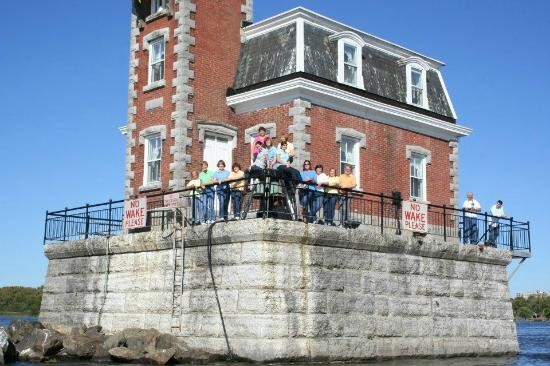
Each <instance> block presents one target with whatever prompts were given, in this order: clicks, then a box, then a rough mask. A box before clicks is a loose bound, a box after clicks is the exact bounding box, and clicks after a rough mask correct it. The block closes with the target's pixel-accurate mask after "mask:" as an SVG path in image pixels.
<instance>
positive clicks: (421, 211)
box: [402, 201, 428, 233]
mask: <svg viewBox="0 0 550 366" xmlns="http://www.w3.org/2000/svg"><path fill="white" fill-rule="evenodd" d="M402 212H403V217H402V222H403V228H404V229H406V230H411V231H415V232H418V233H426V232H428V205H427V204H425V203H419V202H414V201H403V208H402Z"/></svg>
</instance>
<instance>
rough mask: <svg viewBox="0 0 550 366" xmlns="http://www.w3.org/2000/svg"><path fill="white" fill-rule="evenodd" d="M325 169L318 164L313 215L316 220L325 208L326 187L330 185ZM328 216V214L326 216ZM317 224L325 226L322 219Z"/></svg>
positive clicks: (316, 167)
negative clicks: (320, 211) (322, 208)
mask: <svg viewBox="0 0 550 366" xmlns="http://www.w3.org/2000/svg"><path fill="white" fill-rule="evenodd" d="M323 170H324V167H323V165H321V164H317V165H316V166H315V173H316V174H317V177H316V178H315V181H316V182H317V186H316V187H315V192H314V193H313V194H314V197H313V212H312V215H311V216H313V217H314V218H316V217H317V213H318V212H319V210H321V207H323V206H324V200H325V187H326V186H327V185H328V175H326V174H325V173H324V172H323ZM325 216H326V214H325ZM317 224H320V225H323V224H324V221H323V220H321V219H320V218H318V219H317Z"/></svg>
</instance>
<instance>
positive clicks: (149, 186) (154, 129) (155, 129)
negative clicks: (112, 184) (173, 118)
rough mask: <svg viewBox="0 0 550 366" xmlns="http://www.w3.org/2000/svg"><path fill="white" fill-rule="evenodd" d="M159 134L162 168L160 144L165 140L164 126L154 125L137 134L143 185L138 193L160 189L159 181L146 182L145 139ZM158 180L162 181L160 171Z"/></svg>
mask: <svg viewBox="0 0 550 366" xmlns="http://www.w3.org/2000/svg"><path fill="white" fill-rule="evenodd" d="M155 134H160V141H161V158H160V161H161V167H162V144H163V142H164V140H166V126H164V125H155V126H150V127H147V128H145V129H143V130H141V131H140V132H139V144H140V145H143V149H144V151H143V185H142V186H141V187H139V191H140V192H143V191H149V190H153V189H159V188H160V187H161V181H158V182H147V175H148V174H147V173H148V171H147V154H148V152H147V150H148V146H147V138H148V137H149V136H151V135H155ZM160 178H161V179H162V169H161V172H160Z"/></svg>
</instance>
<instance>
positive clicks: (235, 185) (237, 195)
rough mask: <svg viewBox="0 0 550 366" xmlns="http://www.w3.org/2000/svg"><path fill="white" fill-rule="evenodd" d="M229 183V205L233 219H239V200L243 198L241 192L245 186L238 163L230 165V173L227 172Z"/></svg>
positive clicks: (242, 173)
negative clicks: (231, 208)
mask: <svg viewBox="0 0 550 366" xmlns="http://www.w3.org/2000/svg"><path fill="white" fill-rule="evenodd" d="M229 180H230V181H233V180H236V182H231V183H230V184H229V186H230V188H231V205H232V206H233V218H234V219H235V220H240V219H241V202H242V198H243V192H244V187H245V184H246V182H245V180H244V172H243V171H242V170H241V166H240V165H239V163H233V166H232V167H231V173H230V174H229Z"/></svg>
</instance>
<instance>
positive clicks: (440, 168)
mask: <svg viewBox="0 0 550 366" xmlns="http://www.w3.org/2000/svg"><path fill="white" fill-rule="evenodd" d="M289 107H290V103H289V104H285V105H280V106H275V107H271V108H267V109H263V110H260V111H257V112H252V113H246V114H243V115H239V116H237V117H236V118H237V125H238V126H239V145H238V147H237V149H236V151H235V153H234V156H233V158H234V161H237V162H241V163H243V166H244V165H248V161H249V159H248V156H249V154H250V153H249V149H250V146H249V145H248V144H246V145H245V144H244V142H243V141H244V140H243V136H244V130H245V129H246V128H248V127H250V126H253V125H256V124H258V123H267V122H276V123H277V140H278V138H279V137H280V136H281V135H282V134H283V133H286V132H288V127H289V126H290V125H291V124H292V117H289V116H288V109H289ZM308 115H309V117H311V126H310V127H308V128H307V132H308V133H309V134H310V135H311V144H308V145H307V149H308V151H309V152H310V153H311V161H312V163H313V165H316V164H323V166H324V167H325V172H327V173H328V170H329V169H330V168H335V169H336V170H337V171H338V170H339V166H340V144H339V143H337V142H336V128H337V127H341V128H344V127H345V128H352V129H354V130H357V131H358V132H361V133H364V134H365V135H366V139H367V146H366V148H361V149H360V152H359V154H360V158H359V159H360V170H361V174H360V177H361V188H362V189H363V190H365V191H367V192H371V193H382V192H383V193H385V194H387V195H390V194H391V192H392V191H400V192H401V194H402V196H403V198H404V199H407V198H409V189H410V188H409V179H410V177H409V160H407V158H406V145H416V146H420V147H423V148H425V149H427V150H429V151H431V153H432V162H431V164H430V165H428V166H427V168H426V170H427V178H428V181H427V198H428V200H429V201H430V202H432V203H434V204H441V205H443V204H448V203H449V199H450V197H451V192H450V189H449V184H450V175H449V170H450V163H449V144H448V142H447V141H444V140H440V139H437V138H434V137H430V136H426V135H422V134H419V133H416V132H411V131H407V130H403V129H400V128H397V127H392V126H388V125H385V124H383V123H379V122H375V121H369V120H365V119H362V118H358V117H354V116H350V115H346V114H343V113H340V112H337V111H334V110H332V109H327V108H323V107H319V106H315V105H312V108H311V109H310V110H309V111H308ZM296 168H297V169H301V167H297V166H296Z"/></svg>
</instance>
